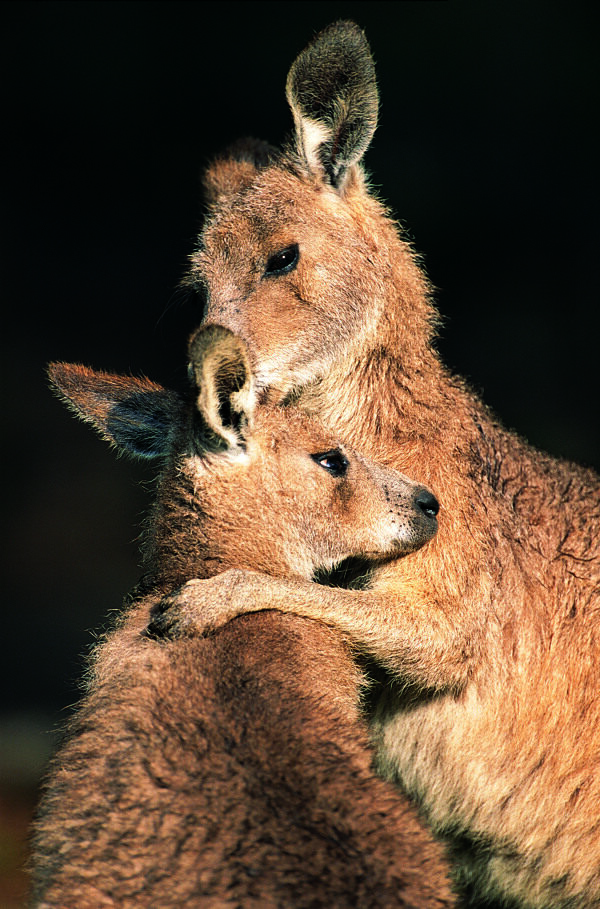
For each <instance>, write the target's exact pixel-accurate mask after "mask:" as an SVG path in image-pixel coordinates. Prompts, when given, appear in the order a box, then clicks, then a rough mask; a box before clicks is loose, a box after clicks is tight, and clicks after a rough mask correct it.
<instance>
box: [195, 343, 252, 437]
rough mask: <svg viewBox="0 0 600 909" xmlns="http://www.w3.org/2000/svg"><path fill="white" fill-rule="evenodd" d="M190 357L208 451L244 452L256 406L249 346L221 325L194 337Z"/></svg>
mask: <svg viewBox="0 0 600 909" xmlns="http://www.w3.org/2000/svg"><path fill="white" fill-rule="evenodd" d="M189 356H190V372H191V374H192V376H193V379H194V382H195V384H196V387H197V389H198V397H197V408H198V413H199V416H200V417H201V419H202V420H203V422H204V424H205V426H206V427H207V428H208V430H209V432H208V433H204V443H205V444H206V447H207V449H208V450H211V449H212V450H213V451H224V450H229V451H236V452H240V451H243V450H244V448H245V440H246V434H247V432H248V430H249V428H250V427H251V424H252V417H253V414H254V407H255V403H256V395H255V391H254V380H253V376H252V370H251V368H250V361H249V359H248V352H247V350H246V345H245V344H244V342H243V341H242V340H241V338H238V337H237V336H236V335H234V334H233V332H231V331H229V330H228V329H227V328H223V327H222V326H221V325H205V326H201V328H200V329H199V330H198V331H197V332H196V334H195V335H194V336H193V337H192V339H191V341H190V348H189Z"/></svg>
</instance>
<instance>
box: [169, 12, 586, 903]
mask: <svg viewBox="0 0 600 909" xmlns="http://www.w3.org/2000/svg"><path fill="white" fill-rule="evenodd" d="M287 98H288V101H289V104H290V107H291V110H292V113H293V118H294V124H295V128H294V133H293V137H292V140H291V142H290V143H289V144H288V145H287V146H286V147H285V148H284V149H283V150H281V151H276V150H274V149H272V148H270V147H267V146H264V145H261V144H260V143H258V142H256V141H250V142H242V143H240V144H239V145H238V146H237V147H234V148H233V149H232V150H231V151H230V152H229V153H227V154H225V155H224V156H223V157H222V158H221V159H219V160H217V161H215V162H214V164H213V165H212V166H211V167H210V168H209V169H208V171H207V173H206V176H205V186H206V192H207V198H208V201H209V209H208V214H207V218H206V223H205V226H204V229H203V231H202V233H201V236H200V242H199V245H198V249H197V251H196V252H195V253H194V255H193V257H192V263H191V269H190V272H189V278H188V280H189V282H190V283H191V284H192V285H195V286H197V287H198V288H200V290H201V291H202V292H203V293H205V294H206V315H205V319H206V321H207V322H209V323H220V324H223V325H226V326H227V327H229V328H230V329H232V330H233V331H235V332H236V333H238V334H240V335H241V336H242V337H243V338H244V339H245V340H246V342H247V344H248V347H249V351H250V356H251V359H252V362H253V366H254V369H255V372H256V377H257V384H258V386H259V387H260V388H261V389H262V393H263V395H264V396H266V397H268V398H269V399H270V400H272V401H275V402H279V403H283V404H286V403H289V402H291V401H293V402H294V403H295V404H296V405H298V406H300V407H301V408H302V409H304V410H305V411H307V412H309V413H311V414H313V415H317V416H318V417H319V418H320V419H321V420H323V422H324V423H325V424H326V425H327V426H328V427H329V428H330V429H332V431H334V432H335V433H337V434H338V435H339V436H340V437H341V438H343V439H344V440H345V441H347V442H348V443H349V444H351V445H352V446H354V447H355V448H357V449H358V450H361V451H364V452H367V453H368V454H369V456H370V457H372V458H373V459H374V460H376V461H379V462H381V463H384V464H387V465H388V466H393V467H394V468H396V469H398V470H401V471H403V472H404V473H407V474H408V475H410V476H411V477H415V478H417V479H418V480H420V481H421V482H422V483H424V484H427V485H428V486H429V487H430V488H431V489H432V490H433V491H434V493H435V494H436V496H437V497H438V498H439V500H440V501H441V503H442V505H443V507H442V511H441V513H440V530H439V533H438V535H437V537H436V538H435V540H433V541H432V543H431V544H430V545H429V546H427V547H426V548H425V549H422V550H420V551H419V552H416V553H414V554H413V555H411V556H410V557H408V558H404V559H401V560H397V561H395V562H393V563H390V564H387V565H385V566H381V567H380V568H379V569H378V571H377V572H376V576H375V578H374V580H373V584H372V589H371V590H370V591H363V592H360V591H358V592H357V591H344V590H333V589H327V588H324V587H318V586H317V585H311V584H308V583H304V584H295V583H291V582H289V581H283V580H281V579H271V578H268V577H266V576H263V575H260V574H257V573H251V572H240V571H234V572H231V573H229V574H228V575H225V576H223V577H220V578H218V579H214V580H212V581H206V582H198V583H191V584H190V585H188V586H187V587H186V588H184V589H183V591H182V592H181V595H180V597H179V600H178V601H176V602H174V603H173V606H172V609H171V611H170V614H169V615H167V616H165V617H164V627H165V628H167V626H169V623H170V628H171V633H172V634H178V633H183V631H184V630H185V632H186V633H188V634H190V633H192V632H193V630H194V629H196V630H203V629H204V630H205V629H207V628H209V627H214V626H215V624H218V622H219V621H225V620H226V619H227V618H228V617H230V616H232V615H235V614H237V613H240V612H246V611H249V610H252V609H260V608H264V604H265V598H268V602H269V605H270V606H271V607H273V608H277V609H281V610H286V611H287V610H293V611H295V612H296V613H298V614H302V615H305V616H310V617H317V618H319V619H321V620H324V621H326V622H329V623H331V624H332V625H334V626H335V627H337V628H339V629H341V630H342V631H343V632H344V634H346V635H347V636H348V637H349V638H350V639H351V640H352V641H353V642H354V644H355V646H360V647H362V648H364V649H365V650H366V651H367V652H368V653H370V654H371V655H372V656H374V657H375V658H376V659H377V660H378V661H380V662H381V663H383V664H384V666H385V667H386V668H387V669H388V670H389V671H390V672H392V673H393V674H394V675H395V676H396V677H397V678H399V679H401V681H402V684H401V685H398V684H396V685H395V686H392V687H391V688H390V689H389V690H388V691H387V692H386V694H385V695H384V696H383V697H382V699H381V702H380V703H379V705H378V707H377V709H376V710H375V712H374V716H373V719H372V731H373V735H374V738H375V741H376V746H377V750H378V761H379V768H380V771H381V773H382V774H384V775H385V776H386V777H388V778H389V779H395V780H399V781H400V782H401V784H402V786H403V787H404V788H405V790H406V791H408V792H409V793H410V794H412V796H414V797H415V798H416V799H417V800H418V801H419V802H420V804H421V805H422V807H423V809H424V811H425V813H426V815H427V817H428V819H429V821H430V823H431V824H432V826H433V828H434V829H435V830H436V831H437V832H438V833H439V834H442V835H444V836H446V837H448V839H449V841H450V842H451V843H452V844H453V848H454V852H455V856H456V860H457V864H458V872H457V874H458V877H459V879H460V880H461V881H462V882H463V883H464V884H465V886H468V888H470V889H472V891H473V893H474V894H475V898H476V899H481V898H483V897H485V898H486V899H487V898H489V899H494V898H500V899H511V898H513V899H516V900H517V901H518V902H520V903H521V904H522V905H526V906H534V907H552V909H558V907H567V906H568V907H582V906H590V905H598V904H599V903H600V814H599V806H600V770H599V767H600V696H599V691H598V665H599V662H600V640H599V635H600V590H599V583H600V533H599V525H600V482H599V479H598V477H597V476H596V475H595V474H594V473H592V472H591V471H589V470H585V469H583V468H581V467H578V466H575V465H573V464H569V463H565V462H562V461H559V460H555V459H553V458H551V457H549V456H547V455H545V454H543V453H540V452H538V451H535V450H533V449H532V448H531V447H530V446H529V445H528V444H527V443H526V442H525V441H523V440H522V439H521V438H519V437H517V436H516V435H515V434H513V433H511V432H509V431H507V430H505V429H504V428H503V427H502V426H501V425H500V424H499V422H498V421H497V420H496V418H495V417H494V416H493V415H492V414H491V413H490V412H489V411H488V409H487V408H486V407H485V405H484V404H483V403H482V402H481V401H480V400H479V399H478V397H477V396H476V395H475V394H474V393H473V392H472V390H471V389H470V388H469V387H468V386H467V385H466V384H465V382H464V381H463V380H462V379H460V378H457V377H456V376H454V375H452V374H450V372H449V371H448V370H447V369H446V368H445V367H444V366H443V365H442V363H441V362H440V360H439V357H438V354H437V352H436V350H435V346H434V334H435V324H436V311H435V308H434V305H433V302H432V299H431V292H430V287H429V285H428V282H427V279H426V277H425V276H424V274H423V271H422V269H421V267H420V264H419V260H418V257H417V256H416V255H415V253H414V251H413V250H412V248H411V246H410V244H409V243H408V242H407V240H406V239H405V238H404V237H403V235H402V232H401V231H400V230H399V228H398V226H397V225H396V224H395V223H394V222H393V221H392V220H391V218H390V217H389V215H388V213H387V212H386V210H385V208H384V207H383V206H382V205H381V203H380V202H379V201H378V200H377V199H376V198H374V196H373V195H372V194H371V193H370V192H369V189H368V185H367V181H366V178H365V174H364V172H363V170H362V167H361V163H360V162H361V159H362V156H363V154H364V152H365V150H366V148H367V147H368V145H369V142H370V140H371V138H372V135H373V132H374V130H375V126H376V119H377V105H378V97H377V88H376V83H375V74H374V67H373V61H372V58H371V54H370V51H369V47H368V44H367V41H366V39H365V37H364V35H363V34H362V32H361V31H360V29H359V28H358V27H357V26H356V25H354V24H353V23H350V22H338V23H335V24H334V25H332V26H330V27H329V28H328V29H326V30H325V31H324V32H323V33H321V34H320V35H319V36H317V38H316V39H315V40H314V42H313V43H312V44H311V45H309V47H308V48H306V50H304V51H303V52H302V53H301V54H300V56H299V57H298V58H297V59H296V61H295V62H294V64H293V65H292V68H291V70H290V73H289V76H288V80H287ZM374 594H376V596H374ZM361 596H362V597H363V598H364V603H363V604H362V605H361V603H360V598H361ZM215 597H216V599H215ZM216 603H220V608H221V617H220V620H219V619H217V617H216V616H215V610H216V608H217V607H216V605H215V604H216ZM206 604H208V605H207V606H206Z"/></svg>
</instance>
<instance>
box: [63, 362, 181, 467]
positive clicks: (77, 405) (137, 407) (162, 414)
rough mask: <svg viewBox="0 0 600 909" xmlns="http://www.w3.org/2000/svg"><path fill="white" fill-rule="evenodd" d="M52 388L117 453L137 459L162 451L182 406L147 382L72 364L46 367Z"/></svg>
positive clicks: (162, 453)
mask: <svg viewBox="0 0 600 909" xmlns="http://www.w3.org/2000/svg"><path fill="white" fill-rule="evenodd" d="M48 375H49V377H50V382H51V383H52V387H53V388H54V390H55V391H56V392H57V393H58V395H59V397H61V398H62V399H63V400H64V401H65V402H66V404H67V405H68V406H69V407H70V408H71V409H72V410H73V411H74V412H75V413H76V414H77V416H79V417H81V419H83V420H85V422H86V423H91V425H92V426H93V427H94V428H95V429H96V430H98V432H99V433H100V435H101V436H102V437H103V438H104V439H106V440H107V441H108V442H110V443H111V444H113V445H115V446H116V447H117V448H118V449H119V451H121V452H124V453H126V454H130V455H133V456H134V457H139V458H162V457H165V455H166V454H167V453H168V450H169V441H170V438H171V435H172V431H173V428H174V427H175V426H176V425H177V424H178V422H179V421H180V420H181V415H182V412H183V403H182V401H181V400H180V398H179V397H178V395H177V394H175V392H173V391H167V390H166V389H164V388H161V386H160V385H155V384H154V382H150V381H149V380H148V379H134V378H129V377H127V376H114V375H110V374H108V373H104V372H95V371H94V370H92V369H88V368H87V367H85V366H78V365H76V364H74V363H51V364H50V366H49V367H48Z"/></svg>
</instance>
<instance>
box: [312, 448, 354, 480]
mask: <svg viewBox="0 0 600 909" xmlns="http://www.w3.org/2000/svg"><path fill="white" fill-rule="evenodd" d="M311 458H312V459H313V461H316V463H317V464H318V465H319V466H320V467H322V468H323V470H326V471H327V473H330V474H331V476H332V477H343V476H344V474H345V473H346V471H347V470H348V458H346V457H345V455H343V454H342V452H341V451H337V449H332V450H331V451H324V452H322V453H321V454H314V455H311Z"/></svg>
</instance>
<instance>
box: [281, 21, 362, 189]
mask: <svg viewBox="0 0 600 909" xmlns="http://www.w3.org/2000/svg"><path fill="white" fill-rule="evenodd" d="M286 94H287V99H288V103H289V105H290V107H291V109H292V113H293V115H294V123H295V127H296V145H297V151H298V153H299V154H300V155H301V156H302V157H303V158H304V159H305V160H306V162H307V164H308V167H309V168H310V170H311V171H313V172H314V171H318V170H320V171H321V172H323V171H325V176H326V178H327V179H328V180H329V182H330V183H331V184H332V185H333V186H334V187H336V188H337V189H341V188H342V185H343V182H344V177H345V174H346V172H347V170H348V168H349V167H351V166H352V165H353V164H356V163H357V162H358V161H360V159H361V158H362V156H363V155H364V153H365V152H366V150H367V148H368V146H369V143H370V141H371V139H372V138H373V133H374V132H375V128H376V126H377V110H378V105H379V101H378V95H377V83H376V80H375V66H374V63H373V57H372V56H371V51H370V48H369V45H368V43H367V39H366V38H365V36H364V34H363V32H362V31H361V30H360V28H359V27H358V26H357V25H356V24H355V23H354V22H334V23H333V25H330V26H329V27H328V28H326V29H325V30H324V31H322V32H321V33H320V34H319V35H317V37H316V38H315V40H314V41H313V42H312V44H309V46H308V47H307V48H306V49H305V50H303V51H302V53H301V54H300V55H299V56H298V57H297V59H296V60H295V61H294V63H293V64H292V68H291V69H290V71H289V74H288V78H287V84H286Z"/></svg>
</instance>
